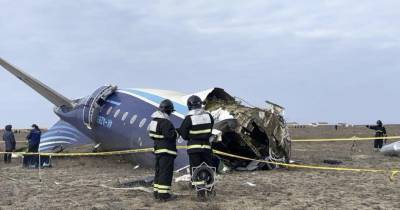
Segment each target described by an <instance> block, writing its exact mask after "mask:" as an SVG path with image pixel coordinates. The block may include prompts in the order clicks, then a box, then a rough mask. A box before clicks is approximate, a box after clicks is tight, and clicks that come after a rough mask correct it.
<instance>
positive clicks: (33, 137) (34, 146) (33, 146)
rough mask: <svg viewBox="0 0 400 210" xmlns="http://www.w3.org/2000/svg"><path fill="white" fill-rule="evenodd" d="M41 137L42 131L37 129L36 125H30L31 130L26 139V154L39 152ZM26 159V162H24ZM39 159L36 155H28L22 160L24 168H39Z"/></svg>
mask: <svg viewBox="0 0 400 210" xmlns="http://www.w3.org/2000/svg"><path fill="white" fill-rule="evenodd" d="M41 136H42V131H41V130H40V129H39V126H37V125H36V124H33V125H32V130H31V132H30V133H29V134H28V136H27V137H26V139H28V152H31V153H37V152H38V151H39V144H40V138H41ZM25 159H26V160H25ZM38 161H39V159H38V156H37V155H29V156H27V157H26V158H24V165H25V166H28V167H29V166H33V165H34V166H35V167H38V166H39V162H38Z"/></svg>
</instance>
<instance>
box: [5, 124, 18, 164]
mask: <svg viewBox="0 0 400 210" xmlns="http://www.w3.org/2000/svg"><path fill="white" fill-rule="evenodd" d="M3 140H4V142H5V149H6V150H5V152H10V153H6V154H4V163H11V152H14V151H15V146H16V142H15V137H14V133H13V132H12V126H11V125H7V126H6V127H5V131H4V134H3Z"/></svg>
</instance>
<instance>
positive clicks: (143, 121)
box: [139, 118, 147, 128]
mask: <svg viewBox="0 0 400 210" xmlns="http://www.w3.org/2000/svg"><path fill="white" fill-rule="evenodd" d="M146 120H147V119H146V118H143V120H142V121H140V124H139V128H141V127H143V126H144V124H145V123H146Z"/></svg>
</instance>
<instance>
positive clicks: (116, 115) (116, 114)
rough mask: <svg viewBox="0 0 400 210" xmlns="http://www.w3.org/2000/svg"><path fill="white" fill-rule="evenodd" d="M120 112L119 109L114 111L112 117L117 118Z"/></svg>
mask: <svg viewBox="0 0 400 210" xmlns="http://www.w3.org/2000/svg"><path fill="white" fill-rule="evenodd" d="M120 112H121V110H120V109H118V110H117V111H116V112H115V114H114V118H117V117H118V115H119V113H120Z"/></svg>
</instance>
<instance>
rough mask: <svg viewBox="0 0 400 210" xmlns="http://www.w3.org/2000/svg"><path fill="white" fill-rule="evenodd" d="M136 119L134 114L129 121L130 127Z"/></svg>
mask: <svg viewBox="0 0 400 210" xmlns="http://www.w3.org/2000/svg"><path fill="white" fill-rule="evenodd" d="M136 118H137V115H136V114H135V115H133V117H132V119H131V125H132V124H133V123H135V121H136Z"/></svg>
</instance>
